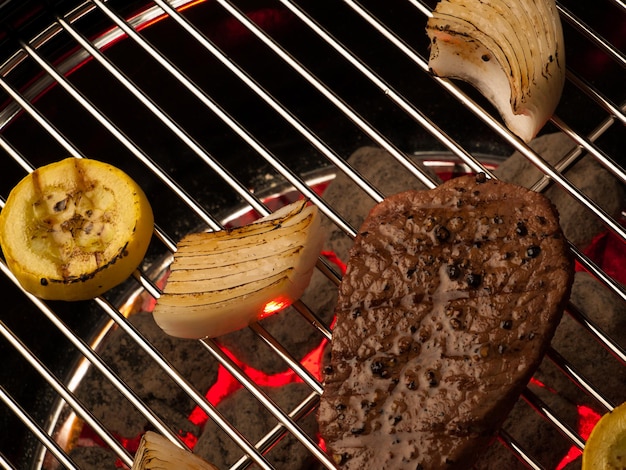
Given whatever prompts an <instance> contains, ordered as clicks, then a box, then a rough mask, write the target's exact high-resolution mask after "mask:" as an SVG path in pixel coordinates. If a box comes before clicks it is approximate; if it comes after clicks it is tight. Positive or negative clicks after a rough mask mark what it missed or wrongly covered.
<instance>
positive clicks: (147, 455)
mask: <svg viewBox="0 0 626 470" xmlns="http://www.w3.org/2000/svg"><path fill="white" fill-rule="evenodd" d="M182 469H184V470H218V469H217V467H216V466H214V465H212V464H210V463H209V462H207V461H206V460H203V459H201V458H200V457H198V456H197V455H195V454H192V453H191V452H189V451H186V450H183V449H181V448H180V447H177V446H176V445H174V444H172V443H171V442H170V441H168V440H167V439H166V438H164V437H163V436H161V435H160V434H157V433H155V432H152V431H147V432H146V433H145V434H144V435H143V436H142V437H141V442H140V443H139V448H138V449H137V453H136V454H135V459H134V460H133V466H132V467H131V470H182Z"/></svg>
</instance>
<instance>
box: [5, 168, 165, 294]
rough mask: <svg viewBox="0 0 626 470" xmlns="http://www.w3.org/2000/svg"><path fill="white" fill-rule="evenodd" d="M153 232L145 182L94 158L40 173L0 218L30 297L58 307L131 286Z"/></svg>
mask: <svg viewBox="0 0 626 470" xmlns="http://www.w3.org/2000/svg"><path fill="white" fill-rule="evenodd" d="M153 228H154V219H153V215H152V209H151V207H150V203H149V202H148V199H147V198H146V195H145V194H144V192H143V191H142V190H141V188H140V187H139V186H138V185H137V183H136V182H135V181H133V180H132V179H131V178H130V177H129V176H128V175H127V174H126V173H124V172H122V171H121V170H120V169H118V168H115V167H113V166H111V165H109V164H106V163H102V162H99V161H96V160H90V159H78V158H67V159H65V160H62V161H59V162H56V163H52V164H50V165H46V166H43V167H41V168H38V169H36V170H35V171H33V172H32V173H30V174H29V175H27V176H26V177H25V178H24V179H22V181H20V182H19V183H18V184H17V185H16V186H15V188H13V190H12V191H11V193H10V194H9V197H8V199H7V201H6V204H5V207H4V209H3V210H2V213H0V243H1V244H2V251H3V253H4V257H5V259H6V262H7V265H8V267H9V269H10V270H11V272H12V273H13V274H14V275H15V277H16V278H17V280H18V281H19V282H20V284H21V285H22V287H23V288H24V289H25V290H27V291H28V292H30V293H32V294H34V295H36V296H38V297H41V298H44V299H54V300H84V299H90V298H93V297H96V296H98V295H100V294H102V293H103V292H105V291H107V290H108V289H111V288H112V287H114V286H116V285H117V284H119V283H121V282H123V281H124V280H125V279H127V278H128V276H130V274H131V273H132V272H133V271H134V270H135V269H136V268H137V266H138V265H139V263H140V262H141V260H142V258H143V256H144V254H145V252H146V250H147V248H148V245H149V243H150V239H151V237H152V231H153Z"/></svg>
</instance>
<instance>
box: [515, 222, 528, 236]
mask: <svg viewBox="0 0 626 470" xmlns="http://www.w3.org/2000/svg"><path fill="white" fill-rule="evenodd" d="M515 233H517V234H518V235H519V236H520V237H524V236H526V235H528V229H527V228H526V225H525V224H524V222H518V223H517V226H516V227H515Z"/></svg>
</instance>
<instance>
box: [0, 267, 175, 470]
mask: <svg viewBox="0 0 626 470" xmlns="http://www.w3.org/2000/svg"><path fill="white" fill-rule="evenodd" d="M2 268H3V271H4V270H5V269H6V268H4V266H2ZM0 334H1V335H2V336H3V337H4V338H5V339H6V340H8V341H9V342H10V343H11V345H13V347H14V348H15V349H16V350H17V351H19V352H20V354H22V356H24V358H25V359H26V360H27V361H28V362H29V363H30V365H31V366H33V368H34V369H35V370H37V372H38V373H39V374H40V375H42V376H43V377H44V378H45V379H46V381H47V382H48V383H49V384H50V385H51V386H52V387H53V388H54V389H55V391H56V392H57V393H58V394H59V396H61V397H62V398H63V400H65V402H66V403H68V405H69V406H71V407H72V409H73V410H74V411H75V412H76V414H78V415H79V416H80V417H81V418H82V419H84V420H85V422H86V423H88V424H89V425H90V426H91V427H92V428H93V429H94V430H95V431H96V432H97V433H98V435H99V436H100V438H102V440H103V441H104V442H105V443H106V444H107V445H108V446H110V447H111V449H113V451H114V452H115V453H116V454H117V455H118V457H119V458H120V459H122V461H123V462H124V463H125V464H126V465H129V466H130V465H132V463H133V458H132V456H131V455H130V454H129V453H128V450H126V449H125V448H124V447H123V446H122V445H121V444H120V443H119V442H118V441H117V440H116V439H115V437H114V436H113V435H112V434H111V433H110V432H109V431H108V429H106V428H105V427H103V426H102V425H101V424H100V423H99V422H98V420H97V419H96V418H95V417H94V416H93V414H92V413H91V412H90V411H89V410H88V409H87V408H85V406H83V405H82V403H80V402H79V401H78V400H77V399H76V397H74V395H73V394H72V392H71V391H70V390H69V389H68V388H67V387H66V386H65V385H64V384H63V383H61V381H60V380H59V379H58V378H57V377H55V376H54V374H53V373H52V372H50V370H49V369H48V368H47V367H46V366H45V365H44V364H43V363H42V362H41V360H40V359H39V358H38V357H37V356H36V355H35V354H33V353H32V352H31V351H30V350H29V349H28V347H26V345H25V344H24V343H23V342H22V341H21V340H20V339H19V338H18V337H17V336H16V335H15V334H14V333H13V332H12V331H11V330H10V329H8V328H7V327H6V326H5V325H4V323H2V322H1V321H0ZM164 429H166V428H164Z"/></svg>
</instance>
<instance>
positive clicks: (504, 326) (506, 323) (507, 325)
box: [500, 320, 513, 330]
mask: <svg viewBox="0 0 626 470" xmlns="http://www.w3.org/2000/svg"><path fill="white" fill-rule="evenodd" d="M500 327H501V328H502V329H505V330H510V329H511V328H513V322H512V321H511V320H504V321H503V322H502V323H500Z"/></svg>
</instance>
